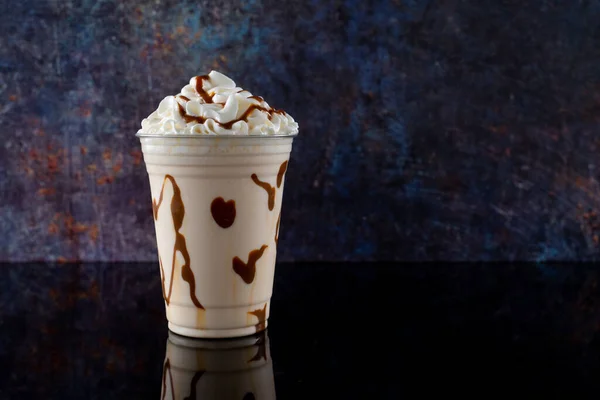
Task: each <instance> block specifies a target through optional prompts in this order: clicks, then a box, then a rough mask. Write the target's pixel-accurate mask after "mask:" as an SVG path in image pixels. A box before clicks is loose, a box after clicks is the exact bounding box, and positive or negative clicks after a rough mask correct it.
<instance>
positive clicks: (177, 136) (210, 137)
mask: <svg viewBox="0 0 600 400" xmlns="http://www.w3.org/2000/svg"><path fill="white" fill-rule="evenodd" d="M135 136H136V137H138V138H153V139H181V138H184V139H188V138H190V139H191V138H193V139H204V140H216V139H285V138H295V137H296V136H298V134H297V133H294V134H293V135H197V134H189V133H188V134H186V133H182V134H173V135H157V134H152V133H144V132H138V133H136V134H135Z"/></svg>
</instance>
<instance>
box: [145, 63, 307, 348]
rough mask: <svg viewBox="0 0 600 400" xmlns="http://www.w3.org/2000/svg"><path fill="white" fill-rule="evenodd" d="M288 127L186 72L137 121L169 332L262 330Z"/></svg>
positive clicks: (288, 120)
mask: <svg viewBox="0 0 600 400" xmlns="http://www.w3.org/2000/svg"><path fill="white" fill-rule="evenodd" d="M297 133H298V124H297V123H296V122H295V121H294V119H293V118H292V117H291V116H289V115H288V114H287V113H285V112H284V111H282V110H278V109H275V108H272V107H271V106H269V104H268V103H267V102H266V101H265V100H264V99H263V98H262V97H259V96H253V95H252V94H251V93H249V92H248V91H245V90H243V89H241V88H239V87H237V86H236V85H235V83H234V82H233V81H232V80H231V79H229V78H227V77H226V76H224V75H222V74H220V73H218V72H215V71H213V72H211V73H210V74H208V75H204V76H197V77H194V78H192V79H191V80H190V83H189V84H188V85H186V86H185V87H184V88H183V89H182V90H181V93H180V94H178V95H176V96H167V97H166V98H165V99H164V100H163V101H161V103H160V105H159V107H158V109H157V110H156V111H154V112H153V113H152V114H150V116H149V117H148V118H146V119H144V120H143V121H142V128H141V129H140V130H139V132H138V134H137V136H138V137H139V138H140V140H141V144H142V152H143V154H144V161H145V164H146V168H147V171H148V175H149V179H150V191H151V194H152V214H153V218H154V222H155V230H156V241H157V247H158V258H159V266H160V278H161V283H162V290H163V298H164V301H165V306H166V314H167V319H168V321H169V329H171V330H172V331H173V332H175V333H178V334H181V335H185V336H192V337H205V338H225V337H235V336H244V335H250V334H253V333H255V332H259V331H261V330H264V329H265V328H266V326H267V319H268V317H269V305H270V299H271V293H272V289H273V277H274V272H275V258H276V254H277V241H278V237H279V223H280V220H281V204H282V199H283V188H284V182H285V173H286V171H287V167H288V162H289V155H290V151H291V149H292V141H293V138H294V137H295V136H296V135H297Z"/></svg>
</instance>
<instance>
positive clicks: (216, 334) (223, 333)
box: [169, 321, 268, 339]
mask: <svg viewBox="0 0 600 400" xmlns="http://www.w3.org/2000/svg"><path fill="white" fill-rule="evenodd" d="M267 325H268V321H265V323H264V325H263V326H264V328H262V329H261V330H259V331H257V330H256V326H254V325H252V326H245V327H243V328H232V329H194V328H188V327H185V326H179V325H175V324H173V323H172V322H169V330H170V331H171V332H174V333H176V334H178V335H181V336H187V337H193V338H203V339H220V338H234V337H242V336H250V335H254V334H256V333H258V332H261V331H263V330H264V329H266V328H267Z"/></svg>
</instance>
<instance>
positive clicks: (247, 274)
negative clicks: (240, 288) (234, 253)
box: [232, 244, 269, 284]
mask: <svg viewBox="0 0 600 400" xmlns="http://www.w3.org/2000/svg"><path fill="white" fill-rule="evenodd" d="M267 247H269V246H267V245H266V244H263V245H262V246H261V248H260V249H256V250H252V251H251V252H250V254H248V263H245V262H243V261H242V260H241V259H240V258H239V257H234V258H233V261H232V266H233V270H234V272H235V273H236V274H238V275H239V276H240V277H241V278H242V280H243V281H244V282H246V283H247V284H251V283H252V282H254V276H255V275H256V262H257V261H258V259H259V258H261V257H262V255H263V253H264V252H265V250H266V248H267Z"/></svg>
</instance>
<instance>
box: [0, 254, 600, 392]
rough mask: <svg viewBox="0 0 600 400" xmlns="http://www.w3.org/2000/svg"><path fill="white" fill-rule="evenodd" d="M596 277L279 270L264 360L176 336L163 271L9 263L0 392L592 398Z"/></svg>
mask: <svg viewBox="0 0 600 400" xmlns="http://www.w3.org/2000/svg"><path fill="white" fill-rule="evenodd" d="M599 271H600V268H598V267H596V266H593V265H550V266H540V265H525V264H520V265H502V264H491V265H476V264H465V265H461V264H452V265H446V264H416V265H414V264H410V265H401V264H396V265H381V264H280V265H278V268H277V274H276V275H277V276H276V280H275V289H274V298H273V303H272V308H271V319H270V322H269V332H268V338H267V337H265V338H264V341H263V342H262V343H263V344H264V345H266V347H264V354H265V357H263V356H262V353H261V351H262V350H261V340H262V339H261V338H260V337H250V338H245V339H242V341H241V342H238V343H243V344H244V346H238V345H235V346H234V350H232V349H228V348H212V347H215V346H228V345H227V344H226V342H224V341H191V342H188V341H186V339H185V338H182V339H183V340H184V341H183V342H182V341H177V340H173V338H175V339H177V338H180V337H177V336H176V335H173V334H171V338H169V334H168V331H167V328H166V321H165V319H164V305H163V302H162V297H161V294H160V291H161V287H160V280H159V273H158V265H154V264H84V265H59V266H53V265H46V264H23V265H3V266H2V267H1V268H0V365H1V366H2V369H1V370H2V371H3V372H4V373H3V374H0V398H3V399H4V398H6V399H13V398H15V399H16V398H32V397H35V396H37V397H39V398H106V399H115V398H129V399H132V398H148V399H159V398H162V396H163V395H165V398H171V397H169V396H174V397H173V398H182V399H183V398H185V397H189V396H190V395H193V396H195V397H196V398H202V399H206V398H208V399H210V398H215V399H218V398H224V399H227V398H238V397H239V396H240V395H241V397H240V399H244V398H245V396H248V397H247V398H248V399H250V398H251V397H250V395H249V394H248V393H251V394H252V396H254V398H256V399H259V398H263V399H264V398H267V399H269V398H273V397H274V396H275V392H273V384H274V390H275V391H276V396H277V398H278V399H288V398H292V399H295V398H302V399H306V398H309V399H311V398H344V399H348V398H357V399H358V398H374V399H378V398H382V399H388V398H389V399H393V398H398V397H400V396H402V395H410V394H411V393H419V396H423V395H424V394H426V393H428V392H436V393H439V392H444V393H450V392H453V393H456V392H458V393H465V392H471V393H477V394H484V395H485V394H489V393H498V392H506V393H509V394H510V393H515V390H519V393H522V392H523V391H529V392H532V393H536V394H538V395H542V394H551V395H554V396H557V395H560V396H568V397H569V398H573V397H580V396H581V395H584V396H585V395H592V394H597V391H598V390H599V389H600V384H599V380H598V377H599V376H600V334H599V329H600V288H599V287H598V279H599V277H600V275H599ZM244 341H245V342H244ZM269 341H270V345H269V343H268V342H269ZM234 342H235V341H234ZM213 343H216V344H215V345H214V346H213ZM211 346H212V347H211ZM208 347H210V348H208ZM241 348H243V349H242V350H240V349H241ZM235 349H237V350H235ZM236 352H237V353H236ZM170 354H173V355H176V356H173V357H170V356H169V355H170ZM174 357H175V358H174ZM228 357H229V358H228ZM246 358H247V360H246ZM265 358H266V359H265ZM252 359H254V361H250V360H252ZM167 360H169V369H170V372H169V374H170V375H169V374H168V376H169V378H168V379H167V380H165V379H164V378H165V374H164V372H165V365H166V361H167ZM174 360H175V361H174ZM227 360H229V361H227ZM244 360H245V361H246V363H245V364H244V362H243V361H244ZM248 361H250V362H249V363H248ZM227 362H230V367H227ZM219 363H225V365H223V364H221V365H220V364H219ZM231 363H232V364H231ZM236 363H238V364H237V365H238V366H239V365H242V366H244V367H243V368H242V367H240V368H238V367H236ZM253 363H257V364H254V365H256V366H257V368H258V369H260V368H262V369H261V370H260V371H258V369H257V370H253V369H252V368H249V369H246V366H252V365H253ZM258 364H260V367H259V366H258ZM174 365H177V366H178V368H179V369H177V371H176V372H177V373H175V374H173V371H175V369H174ZM231 366H233V367H231ZM215 368H217V369H219V370H218V371H217V370H215ZM198 372H202V376H201V377H199V378H198V379H197V380H196V382H195V384H194V385H192V383H194V378H195V377H196V376H197V373H198ZM234 372H235V373H234ZM259 372H260V373H259ZM255 373H257V374H258V375H253V374H255ZM170 377H172V378H173V385H172V387H173V388H174V390H173V391H171V390H170V388H171V386H169V387H167V388H166V390H165V385H164V384H163V383H164V382H168V384H169V385H170V382H171V378H170ZM205 378H206V379H205ZM236 382H237V383H236ZM248 382H253V383H252V385H254V386H251V387H249V388H248V387H246V385H247V383H248ZM257 385H258V386H257ZM192 386H193V387H194V388H195V390H196V392H195V393H192V392H193V391H192ZM178 387H181V388H183V389H181V390H178V389H176V388H178ZM236 388H237V389H236ZM415 390H418V392H414V391H415ZM201 393H203V394H202V395H200V394H201ZM179 394H181V396H179ZM259 395H260V397H259ZM178 396H179V397H178ZM228 396H229V397H228Z"/></svg>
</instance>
